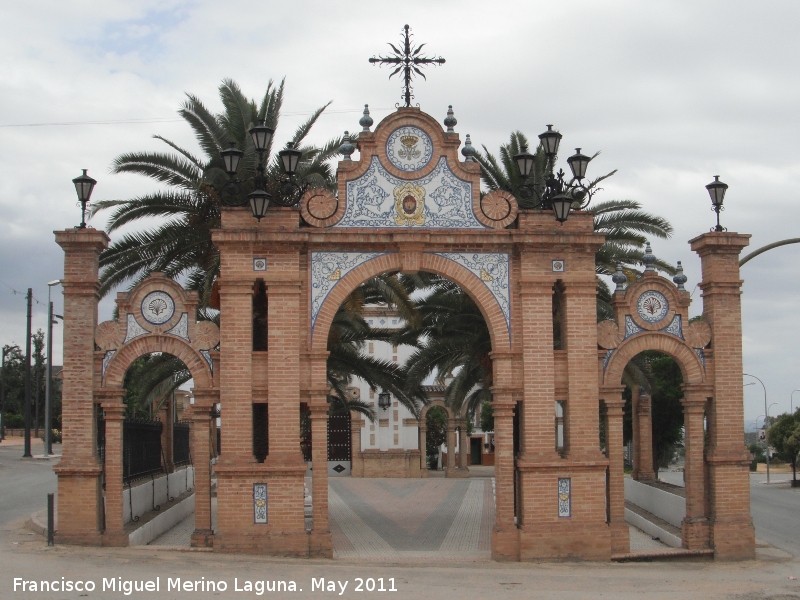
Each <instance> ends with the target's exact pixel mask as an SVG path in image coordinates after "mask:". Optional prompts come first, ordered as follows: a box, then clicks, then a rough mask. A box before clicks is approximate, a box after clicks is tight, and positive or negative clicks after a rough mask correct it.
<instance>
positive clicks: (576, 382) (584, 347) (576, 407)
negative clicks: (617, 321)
mask: <svg viewBox="0 0 800 600" xmlns="http://www.w3.org/2000/svg"><path fill="white" fill-rule="evenodd" d="M564 283H565V289H564V331H563V332H562V337H563V339H564V341H565V346H566V351H567V374H568V377H569V383H568V390H569V402H568V405H567V414H566V421H568V424H567V427H566V429H567V430H568V432H569V444H568V447H569V450H568V456H569V457H570V458H574V459H581V460H587V459H588V460H598V459H601V458H603V457H602V455H601V453H600V431H599V416H598V414H599V408H600V407H599V404H598V398H599V396H598V380H597V372H596V371H595V370H594V369H591V368H588V367H589V366H590V365H592V366H593V365H596V364H597V300H596V295H597V281H595V277H594V273H592V275H591V279H588V278H587V279H584V278H578V277H577V276H576V277H575V278H574V279H567V280H565V282H564Z"/></svg>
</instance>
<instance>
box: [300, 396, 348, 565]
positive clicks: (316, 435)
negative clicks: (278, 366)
mask: <svg viewBox="0 0 800 600" xmlns="http://www.w3.org/2000/svg"><path fill="white" fill-rule="evenodd" d="M327 392H328V390H327V388H325V389H323V390H320V391H317V392H315V393H313V395H312V401H311V403H310V404H309V405H308V408H309V409H310V410H311V440H312V445H311V460H312V476H311V503H312V511H313V515H314V528H313V529H312V530H311V540H310V542H309V543H310V546H309V555H310V556H317V557H324V558H332V557H333V538H332V537H331V530H330V525H329V523H328V404H327V402H326V395H327ZM359 433H360V432H359Z"/></svg>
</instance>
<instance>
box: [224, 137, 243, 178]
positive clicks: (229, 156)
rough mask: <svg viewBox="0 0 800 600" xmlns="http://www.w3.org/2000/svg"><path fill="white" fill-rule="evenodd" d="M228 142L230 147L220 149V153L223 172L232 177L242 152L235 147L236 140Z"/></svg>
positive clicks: (237, 168) (237, 167) (236, 169)
mask: <svg viewBox="0 0 800 600" xmlns="http://www.w3.org/2000/svg"><path fill="white" fill-rule="evenodd" d="M230 144H231V145H230V147H229V148H226V149H225V150H222V151H221V152H220V155H221V156H222V161H223V162H224V163H225V172H226V173H227V174H228V175H230V176H231V177H233V176H234V175H236V172H237V171H238V170H239V161H240V160H242V155H243V154H244V152H242V151H241V150H239V149H238V148H237V147H236V142H231V143H230Z"/></svg>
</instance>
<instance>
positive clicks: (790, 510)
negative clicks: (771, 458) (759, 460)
mask: <svg viewBox="0 0 800 600" xmlns="http://www.w3.org/2000/svg"><path fill="white" fill-rule="evenodd" d="M791 477H792V475H791V473H772V474H771V476H770V480H771V481H772V482H773V483H770V484H769V485H767V484H766V483H763V482H765V481H766V480H767V476H766V474H760V473H759V474H753V475H750V513H751V514H752V515H753V523H754V524H755V526H756V537H757V538H758V539H760V540H764V541H765V542H769V543H770V544H772V545H773V546H775V547H777V548H780V549H781V550H785V551H786V552H789V553H791V554H793V555H794V556H800V488H791V487H789V483H788V480H789V479H791ZM778 481H784V482H786V483H775V482H778Z"/></svg>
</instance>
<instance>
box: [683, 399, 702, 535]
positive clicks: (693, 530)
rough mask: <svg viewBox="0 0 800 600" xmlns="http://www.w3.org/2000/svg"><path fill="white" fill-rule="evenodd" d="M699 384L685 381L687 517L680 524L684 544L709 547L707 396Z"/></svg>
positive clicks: (684, 419) (684, 442)
mask: <svg viewBox="0 0 800 600" xmlns="http://www.w3.org/2000/svg"><path fill="white" fill-rule="evenodd" d="M695 387H697V386H692V385H685V384H684V386H683V389H684V398H683V400H681V403H682V404H683V426H684V430H685V434H684V438H683V444H684V446H685V448H686V463H685V466H684V480H685V483H686V517H685V518H684V519H683V525H682V527H681V538H682V539H683V547H684V548H688V549H689V550H703V549H705V548H708V520H707V519H706V514H705V507H706V498H705V479H706V473H705V464H704V459H703V452H704V446H705V440H704V438H705V428H704V426H703V425H704V421H705V409H706V399H705V398H704V397H703V396H702V393H701V392H700V390H696V389H694V388H695Z"/></svg>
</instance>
